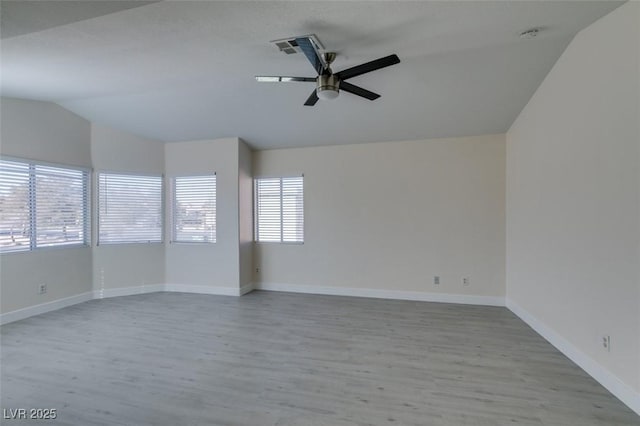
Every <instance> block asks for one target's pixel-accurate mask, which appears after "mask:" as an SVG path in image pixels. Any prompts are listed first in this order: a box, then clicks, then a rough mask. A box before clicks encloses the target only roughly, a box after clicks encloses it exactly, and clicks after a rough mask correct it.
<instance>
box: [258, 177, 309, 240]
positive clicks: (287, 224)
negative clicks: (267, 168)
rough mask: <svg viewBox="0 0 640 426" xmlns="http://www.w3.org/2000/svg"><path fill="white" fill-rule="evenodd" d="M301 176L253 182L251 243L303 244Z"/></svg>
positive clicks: (302, 188)
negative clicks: (253, 212)
mask: <svg viewBox="0 0 640 426" xmlns="http://www.w3.org/2000/svg"><path fill="white" fill-rule="evenodd" d="M303 179H304V178H303V177H302V176H297V177H282V178H259V179H256V180H255V195H256V196H255V200H256V204H255V216H256V218H255V221H256V224H255V240H256V241H258V242H285V243H302V242H304V182H303Z"/></svg>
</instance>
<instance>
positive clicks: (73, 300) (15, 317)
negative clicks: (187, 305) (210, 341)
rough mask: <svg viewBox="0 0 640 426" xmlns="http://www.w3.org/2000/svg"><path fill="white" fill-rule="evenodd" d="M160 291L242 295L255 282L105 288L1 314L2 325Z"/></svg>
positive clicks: (251, 289)
mask: <svg viewBox="0 0 640 426" xmlns="http://www.w3.org/2000/svg"><path fill="white" fill-rule="evenodd" d="M160 291H171V292H178V293H197V294H213V295H220V296H242V295H243V294H246V293H249V292H250V291H253V284H248V285H244V286H242V287H240V288H237V287H235V288H234V287H210V286H204V285H189V284H149V285H141V286H132V287H119V288H104V289H98V290H93V291H89V292H86V293H82V294H78V295H75V296H71V297H66V298H64V299H58V300H54V301H51V302H47V303H42V304H40V305H35V306H29V307H27V308H22V309H17V310H15V311H11V312H7V313H4V314H0V325H4V324H8V323H10V322H14V321H19V320H21V319H25V318H29V317H32V316H35V315H40V314H44V313H46V312H51V311H55V310H57V309H61V308H66V307H67V306H71V305H75V304H78V303H82V302H86V301H89V300H93V299H106V298H110V297H120V296H133V295H136V294H147V293H156V292H160Z"/></svg>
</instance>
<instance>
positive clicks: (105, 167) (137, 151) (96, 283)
mask: <svg viewBox="0 0 640 426" xmlns="http://www.w3.org/2000/svg"><path fill="white" fill-rule="evenodd" d="M91 154H92V160H93V167H94V169H95V171H96V173H98V172H101V171H105V172H128V173H143V174H145V173H147V174H163V173H164V147H163V143H162V142H158V141H152V140H148V139H144V138H140V137H136V136H133V135H129V134H127V133H124V132H120V131H118V130H113V129H110V128H107V127H103V126H100V125H97V124H92V125H91ZM94 181H97V178H96V179H94ZM95 183H96V185H97V182H95ZM96 185H94V194H95V195H96V196H97V193H98V191H96V190H95V188H96ZM93 205H94V206H97V202H96V197H94V203H93ZM93 211H94V223H96V221H97V209H96V208H94V209H93ZM93 232H94V239H93V240H94V242H95V243H97V242H98V238H97V235H96V233H97V227H96V226H94V227H93ZM163 262H164V244H162V243H152V244H113V245H108V244H107V245H97V244H94V245H93V288H94V290H112V289H115V288H123V287H136V286H142V285H150V284H164V282H165V275H164V267H163Z"/></svg>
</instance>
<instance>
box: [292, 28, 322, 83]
mask: <svg viewBox="0 0 640 426" xmlns="http://www.w3.org/2000/svg"><path fill="white" fill-rule="evenodd" d="M296 43H298V46H300V49H302V52H303V53H304V55H305V56H306V57H307V59H308V60H309V62H311V65H312V66H313V69H315V70H316V72H317V73H318V75H320V74H322V71H323V70H324V69H325V68H327V64H326V63H325V62H324V60H323V59H322V55H320V52H318V51H317V50H316V47H315V45H314V44H313V42H312V41H311V40H310V39H309V38H308V37H298V38H297V39H296Z"/></svg>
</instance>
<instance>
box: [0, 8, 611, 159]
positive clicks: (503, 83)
mask: <svg viewBox="0 0 640 426" xmlns="http://www.w3.org/2000/svg"><path fill="white" fill-rule="evenodd" d="M621 3H622V2H616V1H589V2H583V1H566V2H564V1H552V2H547V1H495V2H490V1H471V2H461V1H439V2H408V1H364V2H356V1H335V2H329V1H300V2H275V1H255V2H250V1H160V2H153V1H139V2H136V1H129V2H122V1H77V2H75V1H71V2H68V1H67V2H58V1H42V2H31V1H5V0H3V1H2V3H1V7H2V10H1V12H2V23H1V29H2V31H1V34H2V45H1V52H0V53H1V60H2V76H1V87H0V88H1V90H2V95H3V96H9V97H18V98H26V99H36V100H44V101H51V102H55V103H58V104H60V105H61V106H63V107H65V108H67V109H69V110H71V111H73V112H75V113H77V114H79V115H80V116H83V117H85V118H87V119H90V120H92V121H95V122H98V123H102V124H106V125H109V126H112V127H115V128H119V129H122V130H124V131H128V132H131V133H134V134H138V135H141V136H146V137H149V138H153V139H158V140H161V141H177V140H191V139H208V138H219V137H227V136H239V137H241V138H243V139H245V140H246V141H247V142H249V143H250V144H251V145H252V146H253V147H254V148H258V149H269V148H277V147H294V146H311V145H323V144H343V143H360V142H373V141H394V140H408V139H426V138H435V137H456V136H467V135H480V134H490V133H501V132H505V131H506V130H508V128H509V126H510V125H511V123H512V122H513V120H514V119H515V118H516V117H517V115H518V114H519V113H520V111H521V109H522V108H523V107H524V105H525V104H526V103H527V101H528V100H529V99H530V97H531V96H532V94H533V93H534V92H535V90H536V88H537V87H538V85H539V84H540V83H541V81H542V80H543V79H544V77H545V75H546V74H547V73H548V71H549V70H550V69H551V67H552V66H553V64H554V63H555V62H556V61H557V59H558V57H559V56H560V55H561V53H562V52H563V50H564V49H565V48H566V46H567V44H568V43H569V42H570V41H571V39H572V38H573V36H574V35H575V34H576V33H577V32H578V31H579V30H580V29H582V28H584V27H586V26H587V25H589V24H590V23H592V22H593V21H595V20H596V19H598V18H599V17H601V16H603V15H605V14H606V13H608V12H610V11H611V10H613V9H615V8H616V7H618V6H619V5H620V4H621ZM533 27H537V28H541V31H540V33H539V35H538V37H536V38H534V39H530V40H526V39H521V38H520V37H519V34H520V33H521V32H522V31H524V30H527V29H530V28H533ZM310 33H314V34H316V35H317V36H318V38H319V39H320V40H321V42H322V43H323V44H324V46H325V48H326V49H327V50H331V51H335V52H337V54H338V56H337V59H336V60H335V62H334V64H333V69H334V71H339V70H341V69H344V68H348V67H351V66H354V65H357V64H360V63H363V62H367V61H370V60H373V59H377V58H379V57H382V56H386V55H389V54H392V53H395V54H397V55H398V56H399V57H400V59H401V61H402V62H401V63H400V64H398V65H394V66H391V67H388V68H384V69H381V70H378V71H375V72H372V73H370V74H365V75H362V76H359V77H355V78H353V79H352V80H350V82H352V83H353V84H357V85H359V86H362V87H364V88H366V89H369V90H373V91H374V92H377V93H379V94H380V95H382V96H381V98H380V99H378V100H376V101H373V102H371V101H368V100H364V99H361V98H359V97H356V96H353V95H351V94H349V93H341V95H340V97H338V98H337V99H335V100H332V101H320V102H318V103H317V104H316V105H315V106H314V107H306V106H303V103H304V101H305V99H306V98H307V97H308V96H309V93H310V92H311V91H312V90H313V87H314V86H313V83H273V84H266V83H258V82H256V81H255V79H254V76H255V75H259V74H260V75H295V76H308V77H314V76H315V74H314V70H313V68H312V67H311V65H310V64H309V63H308V61H307V60H306V58H305V57H304V56H303V55H302V54H293V55H286V54H284V53H282V52H279V51H278V49H277V48H275V47H274V46H273V45H272V44H270V43H269V41H270V40H274V39H279V38H284V37H289V36H296V35H303V34H310Z"/></svg>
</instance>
